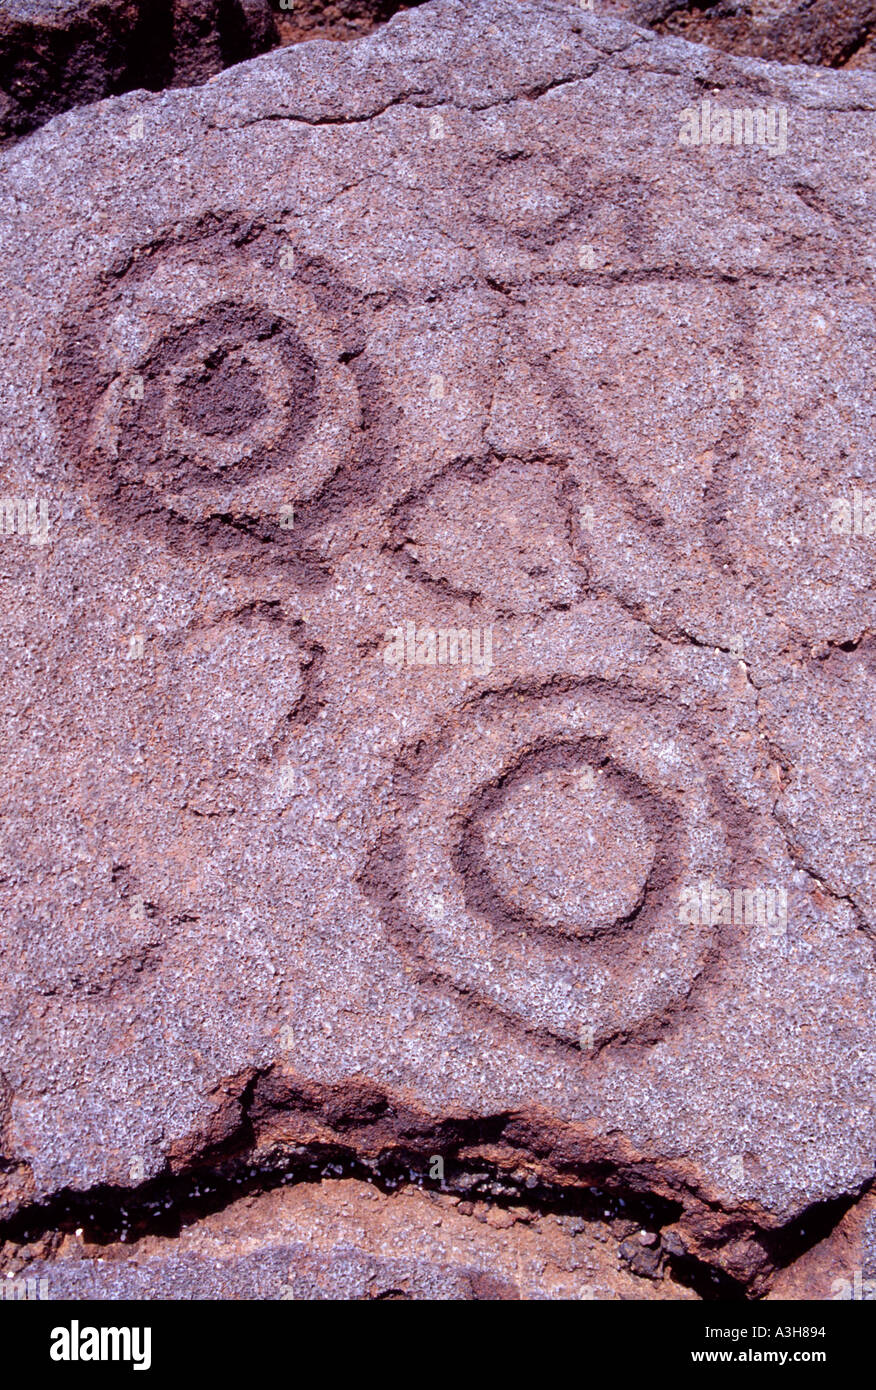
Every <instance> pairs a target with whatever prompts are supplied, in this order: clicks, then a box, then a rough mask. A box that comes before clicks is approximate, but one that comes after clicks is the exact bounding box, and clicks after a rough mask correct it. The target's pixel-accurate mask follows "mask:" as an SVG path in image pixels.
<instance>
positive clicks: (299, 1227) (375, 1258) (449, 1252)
mask: <svg viewBox="0 0 876 1390" xmlns="http://www.w3.org/2000/svg"><path fill="white" fill-rule="evenodd" d="M458 1203H459V1199H458V1198H457V1197H448V1196H442V1195H440V1194H437V1193H433V1194H426V1193H423V1192H421V1191H418V1190H416V1189H409V1190H407V1191H402V1192H398V1193H396V1194H395V1195H392V1196H389V1195H385V1194H384V1193H381V1192H379V1191H377V1190H375V1189H374V1188H373V1187H371V1186H369V1185H368V1184H367V1183H362V1182H356V1181H353V1180H346V1181H338V1182H327V1183H323V1184H313V1183H302V1184H301V1185H299V1186H296V1187H291V1188H281V1189H279V1190H277V1191H274V1192H271V1193H266V1194H263V1195H261V1196H259V1197H255V1198H241V1199H240V1200H238V1201H236V1202H234V1203H232V1204H231V1205H230V1206H228V1207H227V1208H225V1209H224V1210H223V1211H221V1212H218V1213H216V1214H215V1215H213V1216H210V1217H206V1218H204V1219H203V1220H202V1221H200V1222H198V1223H197V1224H195V1225H192V1226H187V1227H186V1228H185V1229H184V1230H182V1231H181V1232H180V1235H179V1237H178V1238H176V1239H161V1238H159V1237H154V1236H152V1237H146V1238H144V1239H143V1240H141V1241H139V1242H138V1243H137V1245H136V1246H135V1247H133V1248H131V1247H129V1246H126V1245H124V1244H117V1245H89V1244H88V1242H87V1240H85V1239H84V1238H83V1236H82V1235H81V1234H72V1235H70V1236H68V1237H66V1238H65V1240H64V1241H63V1243H62V1244H61V1245H60V1247H59V1248H58V1250H57V1252H56V1254H55V1257H54V1258H53V1259H52V1260H50V1261H41V1260H32V1261H30V1262H29V1263H27V1264H26V1265H24V1264H22V1265H21V1266H20V1267H19V1268H17V1269H16V1270H15V1272H14V1273H12V1274H11V1277H13V1278H18V1279H25V1280H27V1279H46V1280H47V1285H46V1289H45V1292H46V1296H47V1297H49V1298H73V1299H118V1298H134V1299H188V1298H197V1299H205V1298H249V1299H252V1298H258V1299H284V1300H291V1299H344V1300H350V1299H465V1300H470V1299H474V1300H490V1301H493V1300H502V1301H504V1300H514V1299H585V1300H592V1299H642V1298H647V1299H655V1298H656V1299H665V1298H672V1299H690V1298H694V1297H695V1296H696V1295H695V1294H694V1293H692V1292H691V1290H689V1289H688V1288H686V1287H685V1286H684V1285H682V1284H678V1283H675V1282H674V1281H673V1280H672V1278H671V1277H670V1276H669V1275H668V1274H666V1275H665V1277H664V1273H663V1271H662V1263H663V1262H662V1261H661V1260H660V1258H659V1257H658V1256H656V1255H654V1254H653V1253H652V1252H649V1254H650V1255H651V1259H650V1263H649V1269H648V1273H647V1274H645V1275H644V1276H642V1275H639V1274H637V1273H635V1272H634V1270H633V1269H631V1268H630V1267H629V1264H628V1263H627V1262H625V1261H624V1260H622V1259H621V1260H619V1258H618V1244H617V1241H616V1239H615V1238H614V1237H613V1234H612V1232H611V1230H610V1228H608V1227H605V1226H602V1225H600V1224H596V1225H594V1224H592V1223H590V1222H584V1221H579V1220H576V1219H575V1218H573V1217H568V1216H553V1215H546V1216H541V1215H533V1214H532V1213H530V1212H528V1211H526V1209H525V1208H520V1209H515V1208H510V1209H506V1208H500V1207H490V1208H489V1209H488V1210H487V1211H486V1213H483V1212H479V1216H480V1218H481V1219H477V1218H476V1217H475V1216H465V1215H462V1214H461V1213H460V1211H459V1208H458ZM625 1243H626V1242H625ZM634 1243H635V1244H637V1246H638V1252H642V1253H644V1252H645V1249H646V1247H645V1246H643V1245H642V1244H641V1243H640V1242H634Z"/></svg>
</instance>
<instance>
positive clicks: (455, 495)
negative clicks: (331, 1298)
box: [0, 0, 876, 1294]
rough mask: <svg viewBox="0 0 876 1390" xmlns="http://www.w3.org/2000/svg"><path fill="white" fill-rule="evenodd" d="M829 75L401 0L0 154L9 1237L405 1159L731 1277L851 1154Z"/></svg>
mask: <svg viewBox="0 0 876 1390" xmlns="http://www.w3.org/2000/svg"><path fill="white" fill-rule="evenodd" d="M705 94H708V96H706V95H705ZM703 100H709V101H710V103H711V106H710V109H709V117H708V120H709V129H710V130H711V131H712V132H713V133H715V134H717V132H718V131H722V132H723V128H724V125H725V119H724V113H726V125H727V131H728V132H729V133H730V136H731V141H732V138H733V131H734V121H733V113H734V112H738V113H740V116H739V119H738V120H737V121H736V123H735V128H736V129H738V131H739V134H740V140H739V143H738V144H732V143H731V144H729V145H727V144H724V143H721V142H719V141H717V139H714V140H713V139H711V138H710V141H709V143H708V144H706V143H704V142H702V141H701V143H699V144H696V145H695V144H692V143H687V144H685V143H682V142H681V141H680V135H681V133H682V131H686V132H687V135H688V140H689V141H690V138H691V130H692V128H693V127H692V115H691V113H692V112H694V113H696V117H697V127H696V128H697V132H698V138H699V135H700V134H701V132H702V131H703V130H704V129H705V128H706V119H707V118H706V113H705V112H704V110H703V108H702V107H701V105H700V103H701V102H702V101H703ZM874 108H876V78H874V77H873V76H872V75H870V74H868V73H866V72H855V73H846V72H843V73H835V72H829V71H823V70H818V71H815V70H807V69H805V68H795V69H791V68H784V67H781V68H780V67H778V66H769V65H764V64H762V63H757V62H753V61H750V60H746V59H736V58H732V57H728V56H727V55H722V54H718V53H716V52H715V51H713V50H711V49H709V48H706V47H694V46H691V45H687V44H683V43H680V42H679V41H678V40H675V39H663V38H659V37H657V36H655V35H654V34H653V33H649V32H647V31H645V30H642V29H636V28H633V27H631V26H630V25H628V24H626V23H621V22H615V21H613V20H612V19H610V18H606V17H603V16H594V15H591V14H589V13H587V12H584V11H581V10H578V9H572V8H570V7H569V6H565V5H559V4H555V3H550V0H538V2H537V3H527V4H523V5H517V4H512V3H510V2H509V0H487V3H485V4H484V5H482V6H480V7H479V8H478V10H477V12H476V13H475V12H473V11H471V10H470V9H468V8H466V7H464V6H462V5H459V4H456V3H452V0H439V3H436V4H432V5H429V6H427V7H425V8H421V9H418V10H414V11H411V12H410V13H407V14H404V15H399V16H397V17H396V18H395V19H394V20H393V22H392V23H391V24H390V25H388V26H386V27H385V28H384V29H382V30H381V31H379V32H378V33H376V34H375V35H373V36H372V37H370V38H368V39H366V40H363V41H362V42H360V43H355V44H352V45H343V46H336V45H318V44H317V45H310V44H307V45H303V46H292V47H288V48H286V49H284V50H282V51H278V52H275V53H273V54H270V55H266V56H265V57H263V58H261V59H258V60H257V61H255V62H254V63H250V64H246V65H242V66H241V67H239V68H235V69H232V70H230V71H228V72H226V73H223V74H220V75H219V76H218V77H216V78H214V79H213V80H211V81H210V82H209V83H207V84H206V85H205V86H203V87H200V88H196V89H192V90H175V91H171V92H165V93H163V94H162V95H160V96H158V97H150V96H147V95H146V94H143V93H137V94H129V95H127V96H125V97H121V98H117V99H114V100H111V101H108V102H103V103H101V104H100V105H98V106H94V107H91V108H89V109H88V110H85V111H81V112H68V113H67V114H65V115H63V116H60V117H58V118H57V119H56V120H55V121H53V122H52V123H51V124H50V125H49V126H48V127H47V128H45V129H43V130H42V131H39V132H37V133H35V134H33V135H32V136H30V137H29V138H28V139H27V140H26V141H24V142H21V143H20V144H19V145H18V146H17V147H15V148H14V149H12V150H10V151H7V152H6V153H5V154H4V155H3V156H2V164H3V180H2V185H0V186H2V189H3V192H2V194H0V263H2V265H3V267H4V279H5V282H6V293H5V294H4V296H3V300H2V308H0V315H2V317H0V336H2V342H3V353H2V354H0V381H2V386H0V389H2V392H3V398H4V401H5V402H6V408H5V411H4V412H3V414H2V416H0V456H2V458H3V459H4V461H5V463H6V472H5V476H4V487H5V493H6V497H7V499H8V508H7V507H4V518H5V517H6V515H7V512H8V514H9V516H10V518H11V525H7V526H6V528H5V529H6V531H7V534H5V535H4V537H3V561H4V564H3V571H2V574H3V583H4V602H3V606H2V609H0V613H2V618H0V623H2V634H3V641H2V645H0V651H2V654H3V662H4V669H3V683H4V697H5V704H4V713H5V716H6V720H5V728H4V771H5V776H6V788H7V794H8V795H7V801H6V804H5V807H4V822H3V840H2V862H0V880H2V882H0V906H2V914H0V922H2V927H0V932H2V938H0V951H2V971H0V1049H2V1051H0V1071H2V1090H0V1101H2V1113H0V1135H2V1142H3V1159H4V1164H3V1184H4V1186H3V1189H2V1193H3V1200H4V1204H5V1205H4V1214H5V1215H6V1217H7V1220H8V1221H9V1223H10V1224H8V1225H7V1226H6V1227H5V1228H4V1230H3V1232H2V1234H3V1235H4V1236H5V1237H6V1238H7V1240H8V1242H9V1247H11V1248H12V1250H13V1252H14V1250H15V1249H16V1248H18V1247H19V1246H20V1245H21V1243H22V1242H23V1241H26V1243H27V1244H28V1245H38V1244H39V1241H40V1240H45V1239H48V1238H49V1237H50V1236H51V1235H52V1233H53V1232H55V1231H56V1229H58V1230H66V1229H67V1227H68V1226H69V1225H70V1224H71V1222H72V1221H73V1220H75V1215H76V1211H77V1210H78V1208H77V1203H78V1202H81V1201H82V1200H84V1199H87V1200H88V1201H89V1202H91V1201H92V1200H93V1201H94V1202H95V1203H96V1204H97V1205H98V1207H99V1208H100V1209H101V1210H105V1211H106V1212H109V1210H110V1209H112V1211H113V1212H116V1209H117V1208H118V1207H119V1206H120V1202H121V1200H122V1198H124V1200H125V1201H127V1197H125V1193H126V1192H130V1194H131V1201H132V1202H133V1203H134V1204H135V1206H136V1205H137V1203H138V1201H140V1202H141V1205H142V1204H143V1203H145V1202H146V1201H147V1198H148V1200H149V1201H152V1200H154V1194H155V1193H157V1192H161V1193H162V1194H166V1195H165V1200H167V1201H169V1202H170V1203H171V1207H173V1205H174V1203H175V1202H178V1201H181V1200H182V1199H181V1197H180V1196H179V1192H178V1189H177V1186H176V1184H177V1183H180V1182H187V1181H189V1180H190V1178H191V1175H192V1174H193V1173H197V1174H202V1175H203V1174H205V1173H206V1174H208V1175H211V1174H212V1175H213V1176H216V1175H219V1176H220V1177H221V1178H222V1180H223V1181H227V1182H229V1183H235V1184H236V1182H237V1180H238V1178H240V1177H241V1174H242V1172H243V1171H244V1170H246V1172H247V1174H248V1178H247V1180H248V1181H249V1180H251V1181H252V1182H254V1183H256V1184H258V1183H259V1182H260V1181H261V1180H264V1182H268V1180H269V1179H270V1180H273V1179H274V1178H276V1177H277V1175H278V1174H280V1175H283V1174H287V1175H291V1176H293V1177H295V1178H296V1179H299V1178H300V1177H301V1176H302V1172H301V1168H302V1164H304V1165H305V1166H306V1165H308V1164H312V1165H313V1169H312V1175H313V1176H318V1175H323V1176H324V1175H325V1165H326V1164H340V1165H341V1173H343V1172H344V1171H349V1170H350V1169H351V1167H352V1166H354V1165H361V1166H362V1168H363V1169H365V1170H367V1173H369V1174H370V1175H371V1176H372V1178H373V1179H374V1180H375V1181H376V1180H378V1179H380V1180H384V1179H386V1177H387V1175H391V1174H395V1175H396V1177H398V1175H399V1174H401V1175H402V1178H400V1179H399V1180H402V1179H403V1175H404V1174H405V1173H407V1174H410V1173H411V1171H412V1170H413V1169H414V1168H415V1167H416V1165H417V1164H420V1165H422V1164H423V1163H425V1162H426V1161H427V1160H428V1159H429V1157H430V1155H439V1156H441V1157H442V1158H443V1159H444V1160H445V1161H446V1163H447V1166H448V1169H449V1171H450V1172H451V1173H452V1179H449V1180H448V1187H449V1190H450V1191H451V1192H452V1193H453V1195H456V1196H464V1195H465V1194H466V1193H467V1192H468V1191H469V1187H471V1186H475V1187H476V1184H477V1182H478V1179H477V1178H476V1177H475V1176H474V1174H476V1173H477V1172H479V1171H480V1167H479V1165H482V1166H483V1171H484V1172H485V1173H486V1174H487V1175H488V1177H489V1180H490V1181H491V1182H496V1183H499V1184H500V1185H501V1184H503V1183H505V1184H508V1185H510V1187H511V1190H512V1192H513V1193H514V1194H515V1195H517V1192H518V1188H519V1185H520V1182H521V1181H522V1182H524V1185H525V1178H523V1179H520V1178H515V1177H514V1175H515V1173H524V1174H526V1175H528V1176H530V1177H531V1178H532V1180H533V1183H534V1184H535V1185H536V1188H537V1190H538V1191H539V1192H542V1193H546V1194H548V1198H549V1200H550V1201H551V1202H558V1201H560V1200H568V1199H569V1198H570V1194H571V1196H572V1197H575V1198H581V1199H582V1200H583V1194H584V1193H586V1192H591V1191H592V1190H593V1189H594V1188H597V1189H598V1190H599V1191H601V1192H605V1193H606V1194H607V1195H608V1197H610V1199H611V1201H612V1202H616V1203H620V1202H633V1201H635V1202H647V1203H650V1204H651V1206H652V1207H653V1209H654V1211H655V1212H656V1213H657V1215H658V1218H659V1219H657V1220H656V1221H655V1225H654V1229H653V1230H652V1231H651V1233H652V1234H654V1235H656V1236H658V1238H659V1241H660V1251H661V1252H669V1254H671V1255H672V1256H673V1257H674V1258H675V1259H676V1260H679V1261H685V1262H687V1265H688V1267H690V1266H693V1267H694V1268H695V1269H697V1270H698V1271H699V1275H698V1277H702V1278H704V1279H707V1280H712V1279H714V1280H715V1281H716V1284H717V1287H718V1288H719V1289H728V1288H729V1289H732V1290H735V1291H736V1292H744V1293H747V1294H757V1293H761V1292H763V1291H765V1290H766V1288H767V1287H768V1286H769V1282H770V1280H771V1279H773V1278H774V1277H775V1275H776V1271H777V1270H778V1269H780V1268H781V1267H782V1266H783V1265H784V1264H786V1263H787V1262H788V1261H789V1259H790V1258H791V1256H792V1255H793V1257H794V1258H796V1256H797V1254H799V1253H800V1252H799V1249H798V1246H797V1244H796V1243H795V1242H796V1232H797V1230H798V1228H799V1227H800V1226H801V1225H802V1226H803V1227H805V1225H806V1222H807V1219H808V1213H809V1212H810V1210H813V1209H814V1210H817V1211H823V1210H824V1209H825V1204H827V1206H828V1207H829V1208H830V1209H831V1210H833V1208H832V1207H830V1204H831V1203H834V1202H836V1203H838V1204H839V1206H841V1207H844V1206H845V1205H847V1204H849V1203H851V1202H853V1201H854V1199H855V1198H856V1197H857V1196H858V1195H859V1194H860V1193H861V1192H862V1191H863V1190H864V1189H865V1187H866V1184H867V1183H868V1182H870V1181H871V1180H872V1176H873V1153H874V1144H873V1140H874V1125H873V1110H872V1095H873V1081H874V1071H876V1052H874V1043H873V1038H874V1030H873V1022H874V1012H873V998H874V993H873V983H874V958H873V925H874V924H873V916H872V912H873V904H872V895H871V889H872V884H871V883H870V861H871V859H872V855H871V854H870V853H869V849H868V846H870V844H871V838H872V837H871V836H870V833H869V823H870V822H869V819H868V815H869V809H870V790H869V782H868V780H867V777H866V775H865V774H864V772H863V767H864V762H865V760H869V759H871V758H872V750H873V743H872V729H871V728H870V726H869V724H868V722H867V719H866V717H865V716H864V715H862V714H861V712H860V710H859V709H857V708H856V701H860V700H861V699H862V698H863V692H864V691H865V689H866V679H867V673H868V670H869V666H868V662H869V656H868V652H869V635H871V634H872V632H873V631H874V630H876V616H874V587H873V584H872V576H873V572H874V561H873V553H874V552H873V549H872V546H873V544H874V543H876V538H874V537H872V536H871V535H870V533H869V531H867V530H865V525H864V523H865V521H866V519H867V517H868V516H869V515H870V513H869V511H868V510H867V505H868V504H869V501H870V500H871V499H872V497H873V496H874V494H876V479H874V476H873V463H872V454H871V445H870V440H871V438H872V432H873V415H874V396H873V380H874V366H876V352H874V348H876V322H874V309H873V305H874V298H873V278H874V256H876V250H874V244H873V225H874V219H873V181H872V167H873V156H874V153H876V148H874V145H876V133H874V132H876V126H874V123H873V111H874ZM745 111H748V112H749V113H750V114H751V121H750V122H749V125H750V130H751V140H750V141H748V143H745V138H744V137H745V129H746V127H745V122H744V120H743V118H742V114H741V113H744V112H745ZM757 112H760V113H761V116H762V120H760V119H759V120H755V113H757ZM768 112H770V113H771V115H770V120H769V122H768V121H767V113H768ZM781 113H784V115H782V114H781ZM16 499H20V500H21V502H22V506H21V507H19V506H17V502H16ZM30 503H33V506H32V507H29V504H30ZM43 503H45V510H43V509H42V504H43ZM844 505H846V506H847V508H848V517H846V514H845V511H844V509H843V507H844ZM22 517H23V520H22ZM43 521H45V524H44V525H43ZM846 521H848V526H847V527H846V526H845V522H846ZM859 521H860V526H859V525H858V522H859ZM868 524H869V523H868ZM831 653H833V654H832V655H831ZM849 767H852V768H853V775H849V772H848V768H849ZM837 1078H841V1079H842V1080H841V1084H839V1082H838V1081H837ZM343 1165H347V1168H346V1169H345V1168H344V1166H343ZM250 1170H252V1171H251V1172H250ZM356 1175H357V1176H362V1174H361V1173H360V1172H359V1170H358V1169H356ZM334 1176H340V1174H337V1173H336V1174H334ZM217 1180H218V1179H217ZM404 1180H406V1181H409V1180H410V1179H409V1178H408V1179H404ZM150 1183H152V1184H156V1185H157V1186H155V1187H150ZM453 1184H455V1186H454V1185H453ZM466 1184H468V1186H466ZM117 1189H122V1194H121V1197H120V1194H119V1191H118V1190H117ZM108 1190H109V1191H108ZM138 1194H139V1195H138ZM475 1196H477V1192H475ZM327 1200H328V1201H331V1200H332V1198H331V1195H330V1194H329V1197H328V1199H327ZM53 1203H54V1204H53ZM500 1205H501V1204H500ZM477 1207H478V1203H477V1201H474V1202H473V1203H472V1211H471V1212H470V1213H463V1216H466V1215H474V1213H475V1210H476V1209H477ZM838 1209H839V1208H837V1210H838ZM116 1214H117V1213H116ZM106 1219H107V1220H109V1219H110V1218H109V1215H107V1217H106ZM113 1219H115V1217H114V1218H113ZM139 1219H140V1218H138V1220H139ZM134 1233H135V1234H136V1235H138V1236H139V1237H141V1238H142V1239H144V1240H145V1239H149V1238H151V1237H152V1236H154V1235H155V1234H156V1233H155V1231H154V1230H153V1229H152V1228H150V1226H149V1223H148V1221H147V1220H146V1217H145V1216H143V1217H142V1224H141V1225H140V1226H138V1227H137V1229H136V1231H135V1232H134ZM515 1233H516V1227H515V1229H514V1231H511V1230H510V1229H509V1231H508V1233H507V1239H508V1241H509V1242H513V1241H514V1240H515V1239H517V1236H516V1234H515ZM819 1234H820V1232H819ZM499 1236H501V1237H502V1238H503V1239H504V1238H505V1237H506V1233H505V1232H502V1231H499V1232H498V1233H496V1238H497V1239H498V1237H499ZM633 1237H634V1228H633V1229H630V1230H625V1231H624V1232H623V1234H620V1233H618V1239H619V1242H620V1245H621V1246H622V1247H623V1248H622V1250H621V1256H622V1259H623V1260H624V1262H625V1267H627V1268H629V1269H630V1270H632V1271H634V1276H635V1277H636V1278H638V1279H645V1278H646V1276H647V1275H648V1274H655V1273H656V1274H659V1273H660V1270H661V1269H662V1268H663V1267H664V1266H663V1265H662V1264H661V1261H662V1260H663V1258H664V1256H663V1254H662V1253H661V1255H660V1256H659V1258H658V1259H657V1260H656V1263H655V1259H654V1258H653V1257H652V1254H651V1253H650V1252H651V1251H652V1247H651V1246H649V1245H642V1246H641V1249H642V1250H643V1251H646V1252H648V1253H646V1254H640V1253H639V1249H638V1247H636V1246H635V1245H633V1246H630V1245H629V1244H628V1242H629V1240H630V1239H632V1238H633ZM814 1238H815V1237H813V1239H814ZM667 1241H668V1244H667ZM120 1243H121V1242H120ZM9 1247H7V1252H6V1257H7V1258H9V1257H10V1256H9ZM634 1276H633V1275H631V1276H630V1277H634ZM381 1281H382V1276H381ZM339 1287H340V1286H339ZM357 1287H359V1286H358V1285H357ZM393 1287H394V1285H393ZM454 1287H456V1286H455V1285H454ZM547 1287H548V1285H546V1288H547ZM649 1287H650V1284H649Z"/></svg>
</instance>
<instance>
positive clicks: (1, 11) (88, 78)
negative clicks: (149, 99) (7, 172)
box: [0, 0, 277, 142]
mask: <svg viewBox="0 0 876 1390" xmlns="http://www.w3.org/2000/svg"><path fill="white" fill-rule="evenodd" d="M276 42H277V33H276V29H275V26H274V17H273V12H272V10H271V6H270V4H269V0H158V3H154V4H153V3H149V4H141V3H140V2H139V0H3V4H2V5H0V142H2V141H4V140H9V139H11V138H15V137H18V136H21V135H24V134H26V133H27V132H28V131H29V130H33V129H34V128H35V127H36V126H39V125H42V124H43V123H44V122H45V121H47V120H49V119H50V117H52V116H54V115H55V114H56V113H57V112H59V111H66V110H67V109H68V107H71V106H83V105H85V104H86V103H87V102H91V101H99V100H100V99H101V98H102V97H106V96H111V95H114V94H116V93H118V92H126V91H130V90H132V89H133V88H136V87H145V88H149V89H153V90H156V89H159V88H162V87H169V86H175V87H181V86H188V85H190V84H192V83H197V82H206V81H207V79H208V78H209V77H212V76H213V74H214V73H217V72H220V71H221V69H222V68H224V67H227V66H228V65H229V64H230V63H237V62H240V61H241V60H242V59H244V58H251V57H253V56H254V55H255V54H256V53H263V52H264V51H265V49H267V48H270V47H272V46H273V44H275V43H276Z"/></svg>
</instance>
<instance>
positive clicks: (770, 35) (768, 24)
mask: <svg viewBox="0 0 876 1390" xmlns="http://www.w3.org/2000/svg"><path fill="white" fill-rule="evenodd" d="M594 9H595V10H596V11H598V13H600V14H606V13H607V14H613V15H623V16H624V17H625V18H627V19H630V20H632V22H633V23H634V24H642V25H646V26H647V27H648V28H651V29H655V30H656V31H657V32H658V33H660V34H667V35H676V36H677V37H679V38H683V39H690V40H691V41H692V42H693V43H707V44H710V45H711V46H712V47H713V48H720V49H722V50H723V51H724V52H726V53H737V54H739V55H740V56H744V57H751V58H763V59H769V60H771V61H773V62H776V63H813V64H819V65H821V66H823V67H874V66H876V0H717V3H715V0H712V3H709V0H699V3H697V0H594Z"/></svg>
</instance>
